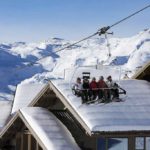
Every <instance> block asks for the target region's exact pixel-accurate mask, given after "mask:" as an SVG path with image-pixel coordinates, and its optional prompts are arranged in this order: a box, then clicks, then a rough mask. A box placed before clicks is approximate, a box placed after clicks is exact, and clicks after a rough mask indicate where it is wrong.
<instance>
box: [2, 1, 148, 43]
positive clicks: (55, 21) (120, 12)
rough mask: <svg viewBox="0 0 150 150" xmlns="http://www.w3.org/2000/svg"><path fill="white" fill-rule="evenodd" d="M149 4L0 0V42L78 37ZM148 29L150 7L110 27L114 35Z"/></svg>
mask: <svg viewBox="0 0 150 150" xmlns="http://www.w3.org/2000/svg"><path fill="white" fill-rule="evenodd" d="M149 4H150V0H1V1H0V35H1V36H0V42H14V41H27V42H35V41H36V42H38V41H43V40H46V39H48V38H50V37H60V38H64V39H68V40H79V39H81V38H83V37H85V36H88V35H90V34H92V33H95V32H96V31H97V29H99V28H101V27H103V26H107V25H111V24H113V23H115V22H116V21H118V20H120V19H122V18H124V17H126V16H128V15H130V14H131V13H133V12H134V11H137V10H139V9H141V8H142V7H145V6H146V5H149ZM145 28H150V8H148V9H147V10H144V11H143V12H142V13H140V14H138V15H136V16H134V17H133V18H131V19H129V20H127V21H125V22H124V23H121V24H119V25H117V26H116V27H114V28H112V29H111V31H113V32H114V33H115V34H114V36H117V37H128V36H132V35H134V34H136V33H138V31H141V30H143V29H145Z"/></svg>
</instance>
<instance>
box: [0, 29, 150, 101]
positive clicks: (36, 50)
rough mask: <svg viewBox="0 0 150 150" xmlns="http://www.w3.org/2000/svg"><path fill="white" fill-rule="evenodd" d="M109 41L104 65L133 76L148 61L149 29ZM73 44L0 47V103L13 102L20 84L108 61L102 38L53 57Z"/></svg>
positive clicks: (56, 40)
mask: <svg viewBox="0 0 150 150" xmlns="http://www.w3.org/2000/svg"><path fill="white" fill-rule="evenodd" d="M109 41H110V49H111V55H112V56H111V58H110V59H109V60H108V61H107V64H112V65H113V64H115V65H119V66H121V70H122V71H123V74H124V73H126V72H128V75H129V76H132V75H133V74H134V72H135V71H136V70H137V68H139V67H141V66H142V65H143V64H145V63H146V62H148V61H150V29H148V30H144V31H141V32H139V33H138V34H137V35H135V36H133V37H129V38H122V39H121V38H113V37H109ZM73 42H74V41H65V40H63V39H60V38H52V39H49V40H47V41H45V42H40V43H24V42H16V43H12V44H9V43H2V44H0V85H1V86H0V100H12V99H13V95H14V93H15V90H16V85H17V84H19V83H37V82H38V83H45V82H47V80H46V79H52V78H63V77H64V74H65V75H66V74H67V75H68V71H69V70H70V71H72V70H74V69H75V68H77V67H79V66H87V65H96V64H97V63H101V62H102V61H105V60H106V59H107V58H108V48H107V46H106V45H107V43H106V40H105V39H104V38H103V37H101V38H100V37H96V38H92V39H89V40H86V41H84V42H82V43H80V44H77V45H75V46H73V47H72V48H68V49H66V50H64V51H61V52H59V53H55V51H57V50H58V49H60V48H62V47H64V46H66V45H69V44H71V43H73ZM47 55H49V57H47V58H45V59H42V60H40V61H38V62H37V63H36V64H34V65H32V66H30V67H28V65H29V63H32V62H35V61H36V60H38V59H40V58H42V57H45V56H47ZM21 68H23V69H21ZM123 74H122V76H121V77H123V76H124V75H123Z"/></svg>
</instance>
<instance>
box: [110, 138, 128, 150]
mask: <svg viewBox="0 0 150 150" xmlns="http://www.w3.org/2000/svg"><path fill="white" fill-rule="evenodd" d="M108 150H128V139H127V138H109V139H108Z"/></svg>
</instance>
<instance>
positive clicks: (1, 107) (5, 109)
mask: <svg viewBox="0 0 150 150" xmlns="http://www.w3.org/2000/svg"><path fill="white" fill-rule="evenodd" d="M11 107H12V101H0V113H1V115H0V129H1V128H2V127H3V126H4V125H5V123H6V121H7V119H8V117H9V115H10V112H11Z"/></svg>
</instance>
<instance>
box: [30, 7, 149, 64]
mask: <svg viewBox="0 0 150 150" xmlns="http://www.w3.org/2000/svg"><path fill="white" fill-rule="evenodd" d="M149 7H150V4H149V5H147V6H146V7H144V8H142V9H140V10H138V11H136V12H134V13H133V14H131V15H129V16H127V17H125V18H123V19H121V20H119V21H117V22H116V23H114V24H112V25H111V26H107V27H103V28H101V29H99V30H98V31H97V32H96V33H94V34H92V35H90V36H88V37H85V38H83V39H81V40H79V41H77V42H75V43H73V44H70V45H68V46H66V47H63V48H61V49H59V50H57V51H55V53H58V52H60V51H63V50H65V49H66V48H70V47H72V46H74V45H76V44H78V43H80V42H83V41H85V40H87V39H90V38H91V37H94V36H95V35H97V34H99V36H101V35H102V34H105V33H106V32H107V31H108V30H109V29H110V28H112V27H114V26H116V25H118V24H120V23H121V22H123V21H125V20H127V19H129V18H131V17H133V16H135V15H136V14H138V13H140V12H142V11H144V10H145V9H147V8H149ZM46 57H49V55H47V56H44V57H41V58H39V59H38V60H37V61H39V60H42V59H44V58H46ZM37 61H35V62H31V63H30V64H29V65H32V64H35V63H36V62H37Z"/></svg>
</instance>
